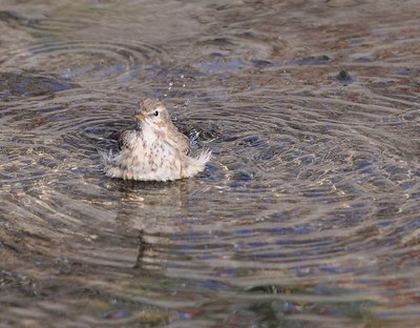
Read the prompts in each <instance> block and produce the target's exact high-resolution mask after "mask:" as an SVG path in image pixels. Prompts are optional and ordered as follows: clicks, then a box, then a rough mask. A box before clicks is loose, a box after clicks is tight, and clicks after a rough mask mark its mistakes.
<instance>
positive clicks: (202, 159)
mask: <svg viewBox="0 0 420 328" xmlns="http://www.w3.org/2000/svg"><path fill="white" fill-rule="evenodd" d="M210 158H211V150H208V149H207V150H203V151H202V152H201V154H200V155H199V156H198V157H195V158H190V159H189V162H188V164H189V165H188V176H193V175H195V174H197V173H199V172H201V171H204V168H205V167H206V164H207V162H208V161H209V160H210Z"/></svg>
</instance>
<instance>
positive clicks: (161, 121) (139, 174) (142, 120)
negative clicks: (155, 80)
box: [102, 99, 211, 181]
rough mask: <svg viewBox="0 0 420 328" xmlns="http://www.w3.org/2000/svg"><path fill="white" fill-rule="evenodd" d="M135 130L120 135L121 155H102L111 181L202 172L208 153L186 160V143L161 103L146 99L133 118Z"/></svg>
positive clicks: (175, 176) (169, 178) (179, 176)
mask: <svg viewBox="0 0 420 328" xmlns="http://www.w3.org/2000/svg"><path fill="white" fill-rule="evenodd" d="M134 118H135V120H136V123H137V127H136V129H134V130H126V131H124V132H123V133H122V134H121V136H120V138H119V144H120V148H121V151H120V153H118V154H117V155H115V156H113V155H112V152H111V151H110V152H109V153H107V154H106V153H103V154H102V156H103V159H104V163H105V174H106V175H107V176H110V177H113V178H122V179H124V180H141V181H168V180H177V179H182V178H189V177H192V176H194V175H196V174H197V173H199V172H201V171H203V170H204V168H205V165H206V163H207V162H208V161H209V159H210V157H211V152H210V151H208V150H206V151H203V152H202V153H201V154H200V156H198V157H196V158H193V157H189V156H188V153H189V151H190V140H189V139H188V137H187V136H185V135H184V134H182V133H181V132H179V131H178V130H177V128H176V127H175V125H174V124H173V123H172V121H171V118H170V116H169V113H168V111H167V110H166V108H165V106H164V105H163V103H162V102H160V101H157V100H153V99H146V100H144V101H143V102H142V103H141V104H140V108H139V110H138V111H137V112H136V114H135V115H134Z"/></svg>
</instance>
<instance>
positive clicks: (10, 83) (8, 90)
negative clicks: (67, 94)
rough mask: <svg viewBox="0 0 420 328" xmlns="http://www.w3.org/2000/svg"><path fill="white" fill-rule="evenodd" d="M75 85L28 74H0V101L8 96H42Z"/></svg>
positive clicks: (54, 78)
mask: <svg viewBox="0 0 420 328" xmlns="http://www.w3.org/2000/svg"><path fill="white" fill-rule="evenodd" d="M76 86H77V85H76V84H74V83H71V82H68V81H65V80H60V79H58V78H56V77H54V76H45V75H41V74H39V75H38V74H36V73H35V74H34V73H30V72H18V73H15V72H0V90H1V91H0V99H1V98H6V97H8V96H29V97H30V96H42V95H48V94H53V93H55V92H58V91H63V90H68V89H71V88H74V87H76Z"/></svg>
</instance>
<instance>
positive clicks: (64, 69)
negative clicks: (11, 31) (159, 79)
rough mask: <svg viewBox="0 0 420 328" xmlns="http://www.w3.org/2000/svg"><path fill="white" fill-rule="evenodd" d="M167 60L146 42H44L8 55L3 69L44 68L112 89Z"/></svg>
mask: <svg viewBox="0 0 420 328" xmlns="http://www.w3.org/2000/svg"><path fill="white" fill-rule="evenodd" d="M167 60H168V56H167V54H166V53H165V52H164V50H162V49H160V48H158V47H156V46H153V45H149V44H147V43H136V42H133V41H127V43H121V42H118V43H117V42H115V43H113V42H107V41H85V40H78V41H77V40H71V41H47V40H45V41H43V42H41V43H40V44H35V45H32V46H31V47H29V48H27V49H21V50H19V51H18V52H16V53H14V54H13V55H12V56H9V58H8V59H7V60H6V61H5V63H4V66H5V67H8V68H9V69H10V68H16V67H18V68H19V69H24V70H32V69H39V67H48V72H49V73H50V74H51V73H52V74H55V75H57V76H58V77H60V78H62V79H67V80H69V81H73V82H76V83H81V84H86V83H87V84H102V85H104V86H105V85H106V86H110V87H112V86H113V85H114V87H115V83H119V84H124V83H128V82H130V81H132V80H143V79H144V78H145V75H146V74H147V69H148V67H149V66H150V65H162V64H163V63H164V62H165V61H167Z"/></svg>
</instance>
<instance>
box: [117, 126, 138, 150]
mask: <svg viewBox="0 0 420 328" xmlns="http://www.w3.org/2000/svg"><path fill="white" fill-rule="evenodd" d="M135 133H136V131H135V130H128V129H127V130H123V131H122V132H121V133H120V135H119V136H118V148H119V149H120V150H123V149H126V148H129V147H130V143H129V141H130V140H131V139H132V138H133V134H135Z"/></svg>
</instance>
